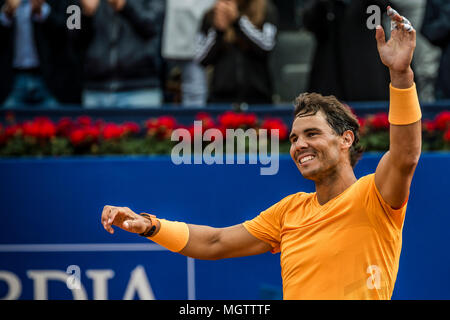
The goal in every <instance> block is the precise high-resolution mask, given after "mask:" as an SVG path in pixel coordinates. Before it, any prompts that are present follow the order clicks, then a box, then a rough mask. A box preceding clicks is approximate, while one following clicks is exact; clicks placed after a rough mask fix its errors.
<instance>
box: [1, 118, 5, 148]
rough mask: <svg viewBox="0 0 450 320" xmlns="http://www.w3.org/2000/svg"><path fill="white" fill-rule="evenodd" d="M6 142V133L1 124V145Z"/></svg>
mask: <svg viewBox="0 0 450 320" xmlns="http://www.w3.org/2000/svg"><path fill="white" fill-rule="evenodd" d="M5 142H6V135H5V131H4V130H3V126H2V124H1V123H0V144H3V143H5Z"/></svg>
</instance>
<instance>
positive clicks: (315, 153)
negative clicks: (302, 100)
mask: <svg viewBox="0 0 450 320" xmlns="http://www.w3.org/2000/svg"><path fill="white" fill-rule="evenodd" d="M289 139H290V141H291V149H290V154H291V158H292V160H294V162H295V164H296V166H297V168H298V169H299V171H300V173H301V174H302V175H303V177H305V178H306V179H310V180H314V181H318V180H321V179H323V178H325V177H326V176H329V175H332V174H334V173H336V172H338V171H339V170H340V168H341V167H342V166H347V165H348V166H350V160H349V152H348V150H349V148H350V146H351V145H352V142H353V133H352V132H351V131H345V132H344V134H343V135H342V136H339V135H337V134H336V132H335V131H334V130H333V129H332V128H331V126H330V125H329V123H328V121H327V119H326V116H325V114H324V113H323V112H322V111H319V112H317V113H316V114H314V115H306V116H301V117H296V118H295V120H294V122H293V124H292V130H291V134H290V136H289ZM350 167H351V166H350Z"/></svg>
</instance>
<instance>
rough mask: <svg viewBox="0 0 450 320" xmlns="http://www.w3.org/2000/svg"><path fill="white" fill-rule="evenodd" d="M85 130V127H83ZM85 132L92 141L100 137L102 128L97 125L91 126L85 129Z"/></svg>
mask: <svg viewBox="0 0 450 320" xmlns="http://www.w3.org/2000/svg"><path fill="white" fill-rule="evenodd" d="M81 130H83V129H81ZM84 134H85V137H86V138H87V139H90V140H92V141H96V140H97V139H98V137H99V136H100V129H99V128H97V127H96V126H90V127H88V128H85V129H84Z"/></svg>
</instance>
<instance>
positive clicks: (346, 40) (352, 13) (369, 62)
mask: <svg viewBox="0 0 450 320" xmlns="http://www.w3.org/2000/svg"><path fill="white" fill-rule="evenodd" d="M370 5H378V6H379V7H380V9H381V11H382V12H384V10H385V8H386V6H387V1H384V0H376V1H373V0H313V1H308V2H307V3H306V4H305V7H304V8H303V17H302V18H303V24H304V26H305V27H306V29H308V30H309V31H311V32H312V33H313V34H314V36H315V38H316V42H317V45H316V49H315V54H314V57H313V62H312V67H311V71H310V76H309V87H308V91H310V92H317V93H320V94H323V95H334V96H336V97H337V98H339V99H341V100H344V101H364V100H369V101H374V100H388V91H387V90H386V87H387V86H388V84H389V73H388V70H387V68H386V67H385V66H384V65H383V64H382V62H381V60H380V57H379V54H378V50H377V44H376V41H375V30H370V29H368V28H367V25H366V21H367V19H368V18H369V15H368V14H367V13H366V10H367V8H368V6H370Z"/></svg>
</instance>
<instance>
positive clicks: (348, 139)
mask: <svg viewBox="0 0 450 320" xmlns="http://www.w3.org/2000/svg"><path fill="white" fill-rule="evenodd" d="M353 141H355V135H354V134H353V131H352V130H346V131H344V133H343V134H342V147H343V148H344V149H350V148H351V147H352V144H353Z"/></svg>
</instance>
